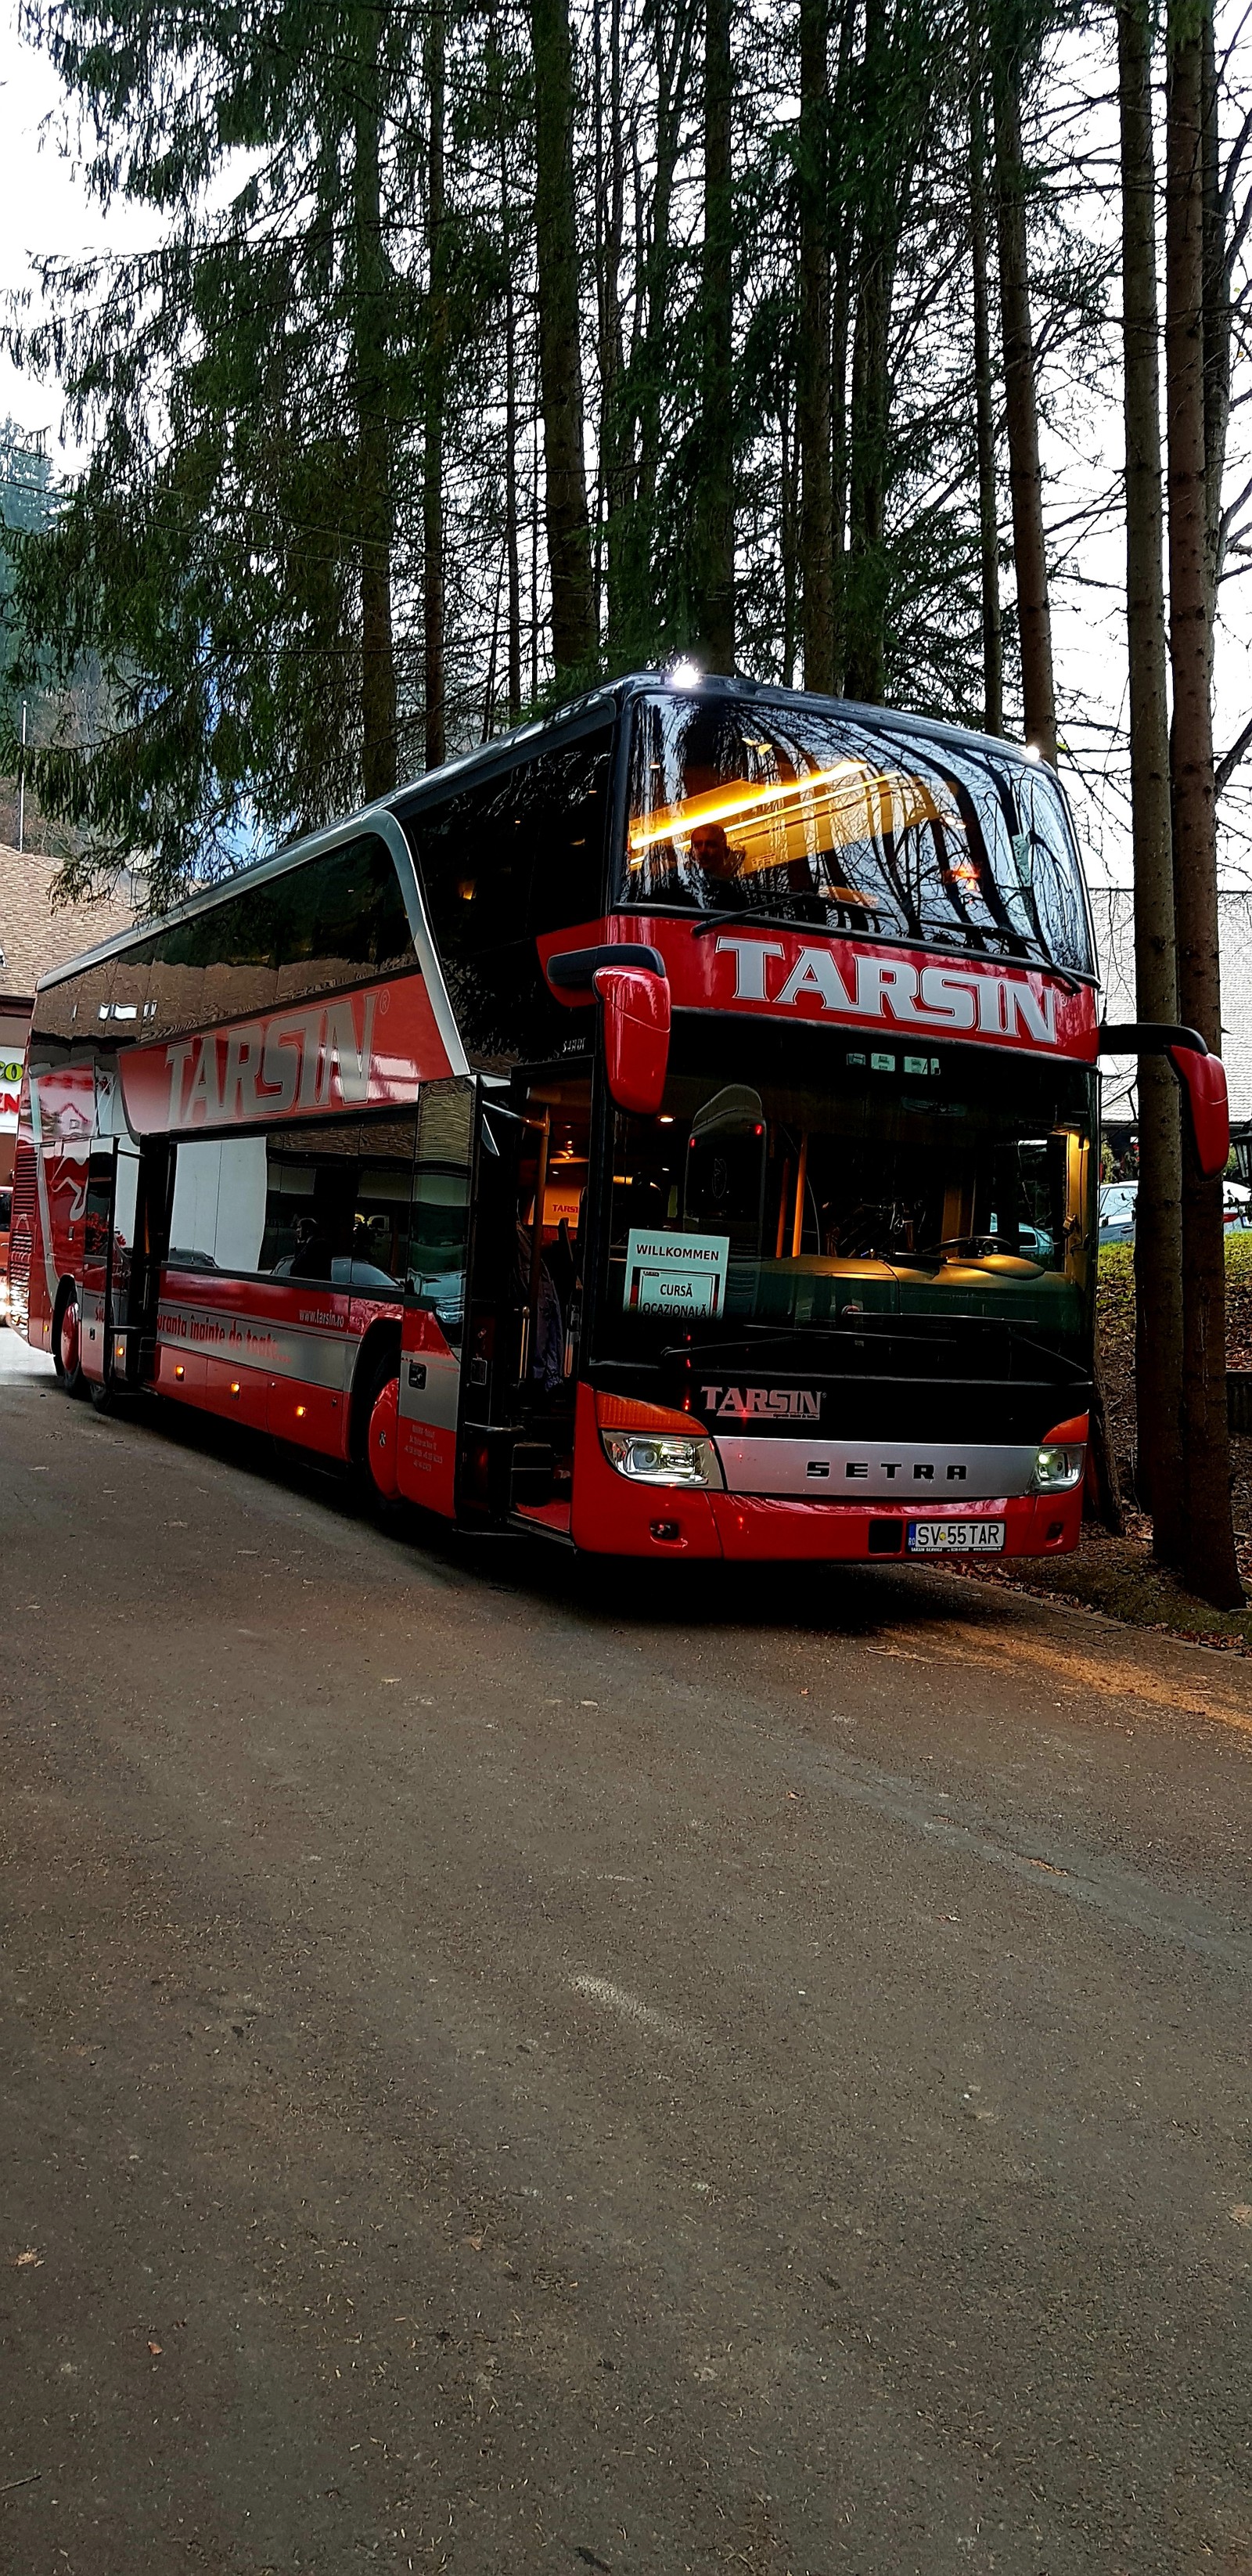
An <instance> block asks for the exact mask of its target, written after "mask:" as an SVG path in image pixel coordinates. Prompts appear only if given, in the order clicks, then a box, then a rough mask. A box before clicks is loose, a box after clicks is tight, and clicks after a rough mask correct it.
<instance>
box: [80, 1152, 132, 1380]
mask: <svg viewBox="0 0 1252 2576" xmlns="http://www.w3.org/2000/svg"><path fill="white" fill-rule="evenodd" d="M138 1202H139V1148H138V1146H136V1145H133V1144H132V1143H131V1141H130V1139H129V1137H125V1138H110V1139H108V1140H107V1141H104V1142H100V1143H98V1144H96V1145H94V1146H93V1148H92V1151H91V1155H90V1157H89V1160H88V1164H87V1191H86V1199H85V1204H84V1208H83V1259H82V1272H83V1276H82V1307H81V1331H82V1362H83V1375H84V1377H85V1378H87V1379H88V1380H89V1381H90V1382H91V1383H93V1384H94V1385H97V1386H108V1385H109V1384H110V1383H111V1381H112V1380H113V1378H114V1376H115V1375H116V1376H117V1377H121V1378H124V1377H125V1376H126V1375H127V1373H128V1372H127V1368H126V1345H125V1342H124V1340H122V1339H121V1337H120V1334H119V1347H118V1352H117V1354H116V1355H115V1354H114V1350H113V1334H114V1327H115V1326H119V1327H120V1326H121V1325H122V1324H123V1323H124V1319H125V1317H126V1313H127V1305H128V1299H129V1291H130V1275H131V1263H132V1260H133V1257H134V1247H135V1218H136V1213H137V1209H138ZM115 1356H116V1362H117V1364H116V1365H115Z"/></svg>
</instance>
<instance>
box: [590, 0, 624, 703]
mask: <svg viewBox="0 0 1252 2576" xmlns="http://www.w3.org/2000/svg"><path fill="white" fill-rule="evenodd" d="M599 22H600V13H599V11H597V13H596V25H597V30H598V28H599ZM597 42H598V38H597ZM600 159H601V187H600V199H601V207H602V220H601V223H600V226H599V230H600V241H599V275H598V278H597V281H596V283H597V307H598V321H599V340H600V475H601V483H602V489H603V496H604V520H603V545H604V557H605V576H606V578H605V593H606V617H605V637H606V649H607V653H608V659H609V664H610V668H613V667H616V666H618V664H619V657H620V653H621V629H622V614H621V611H622V554H623V540H624V538H625V533H626V520H627V515H628V511H629V503H630V495H629V488H628V482H629V478H628V475H627V472H626V464H627V459H626V454H625V439H624V426H625V424H624V419H623V387H622V287H621V277H622V236H623V231H624V227H625V219H626V176H625V170H624V167H623V161H622V11H621V0H610V6H609V78H608V132H607V137H606V138H605V140H604V142H603V143H602V145H601V152H600Z"/></svg>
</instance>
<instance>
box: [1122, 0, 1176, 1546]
mask: <svg viewBox="0 0 1252 2576" xmlns="http://www.w3.org/2000/svg"><path fill="white" fill-rule="evenodd" d="M1117 50H1118V93H1119V100H1120V109H1121V191H1122V313H1123V346H1124V368H1123V385H1124V406H1125V427H1126V632H1127V645H1128V651H1129V664H1130V797H1131V823H1132V838H1133V847H1134V867H1135V989H1136V1005H1137V1009H1138V1013H1139V1017H1140V1019H1144V1020H1167V1021H1168V1020H1173V1021H1176V1020H1177V1018H1178V975H1177V963H1176V957H1175V947H1174V847H1173V831H1172V826H1171V820H1170V790H1169V703H1168V673H1167V657H1166V646H1165V588H1164V576H1163V565H1162V546H1163V537H1164V529H1163V511H1162V494H1161V417H1160V367H1159V358H1158V348H1157V296H1156V264H1157V245H1156V170H1155V157H1154V152H1153V143H1152V44H1151V36H1150V33H1149V25H1148V14H1147V5H1146V0H1120V5H1119V8H1118V13H1117ZM1181 1189H1182V1170H1181V1132H1180V1127H1179V1108H1178V1086H1177V1083H1176V1082H1175V1080H1174V1076H1173V1074H1172V1072H1171V1071H1170V1068H1169V1066H1168V1065H1167V1064H1165V1063H1164V1062H1163V1060H1162V1059H1161V1057H1159V1056H1143V1057H1141V1058H1140V1063H1139V1189H1138V1195H1137V1199H1136V1203H1135V1387H1136V1413H1137V1423H1138V1432H1137V1457H1136V1462H1135V1486H1136V1491H1137V1495H1138V1499H1139V1503H1140V1505H1141V1507H1142V1508H1143V1509H1145V1510H1147V1511H1150V1512H1151V1514H1152V1521H1153V1545H1154V1547H1155V1550H1156V1553H1157V1555H1158V1556H1159V1557H1162V1558H1163V1559H1164V1560H1165V1561H1166V1562H1167V1563H1168V1564H1171V1565H1176V1564H1177V1563H1178V1561H1179V1557H1180V1553H1181V1545H1182V1449H1181V1429H1180V1405H1181V1400H1182V1214H1181V1206H1180V1198H1181Z"/></svg>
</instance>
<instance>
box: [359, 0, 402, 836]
mask: <svg viewBox="0 0 1252 2576" xmlns="http://www.w3.org/2000/svg"><path fill="white" fill-rule="evenodd" d="M381 40H382V13H381V9H380V8H378V7H374V6H367V7H362V8H361V9H360V11H359V14H358V18H357V59H356V62H355V65H354V86H355V102H354V111H353V125H354V132H353V191H352V214H353V252H354V260H353V271H354V273H353V314H352V320H353V358H354V367H353V374H354V386H355V394H356V430H357V507H358V515H359V524H360V544H361V737H362V745H361V790H362V794H363V796H364V797H365V800H366V803H367V804H368V803H369V802H371V801H372V799H373V798H374V797H376V796H385V795H387V793H388V792H389V790H390V789H391V788H393V787H394V786H395V784H396V665H395V649H394V645H393V642H392V628H391V542H392V494H391V427H390V421H389V417H388V379H389V372H390V370H389V364H388V360H389V349H388V321H387V316H388V292H387V261H386V253H385V251H384V248H383V226H382V178H381V171H380V167H379V131H380V126H381V121H382V109H381V97H380V71H379V53H380V47H381Z"/></svg>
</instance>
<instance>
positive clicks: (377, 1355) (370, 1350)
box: [348, 1316, 400, 1466]
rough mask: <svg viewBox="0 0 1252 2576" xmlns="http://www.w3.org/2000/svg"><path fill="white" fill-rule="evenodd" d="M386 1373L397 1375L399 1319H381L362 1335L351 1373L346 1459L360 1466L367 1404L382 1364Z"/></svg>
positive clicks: (369, 1401)
mask: <svg viewBox="0 0 1252 2576" xmlns="http://www.w3.org/2000/svg"><path fill="white" fill-rule="evenodd" d="M384 1360H385V1361H387V1363H388V1374H391V1372H392V1370H393V1369H394V1374H395V1375H396V1376H397V1377H399V1374H400V1322H399V1318H398V1316H396V1317H392V1316H380V1317H379V1319H378V1321H377V1322H376V1323H373V1324H371V1325H370V1326H369V1329H368V1331H367V1332H366V1333H365V1334H364V1335H363V1337H362V1341H361V1347H360V1349H359V1351H358V1352H357V1355H356V1366H355V1368H354V1369H353V1372H352V1392H351V1395H350V1397H349V1400H348V1456H349V1457H350V1458H351V1459H352V1460H353V1461H354V1462H355V1463H356V1464H357V1465H358V1466H359V1465H360V1464H361V1463H362V1462H363V1460H364V1457H365V1442H366V1435H367V1433H368V1431H369V1417H370V1405H371V1401H372V1398H373V1394H374V1390H375V1388H376V1386H377V1384H378V1381H379V1378H380V1377H381V1376H382V1375H383V1362H384Z"/></svg>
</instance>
